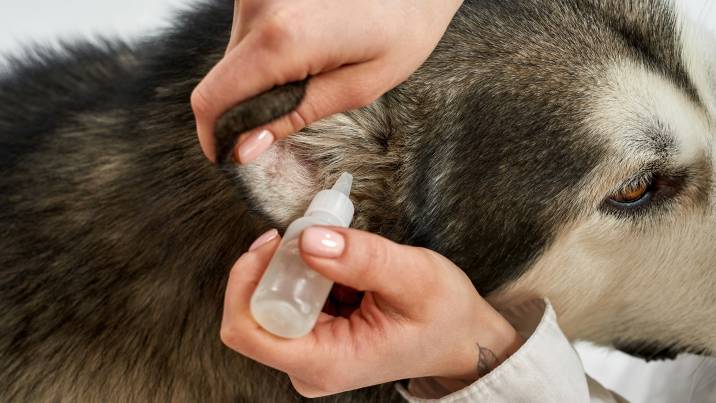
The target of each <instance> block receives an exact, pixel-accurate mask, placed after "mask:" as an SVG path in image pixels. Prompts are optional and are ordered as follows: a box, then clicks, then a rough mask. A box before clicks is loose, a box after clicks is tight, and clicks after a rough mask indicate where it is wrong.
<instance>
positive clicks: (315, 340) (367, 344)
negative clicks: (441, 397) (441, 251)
mask: <svg viewBox="0 0 716 403" xmlns="http://www.w3.org/2000/svg"><path fill="white" fill-rule="evenodd" d="M279 241H280V237H279V236H278V233H276V232H275V231H273V232H270V233H268V234H265V235H264V236H263V237H261V238H259V239H258V240H257V242H255V244H254V245H252V248H251V250H250V251H249V252H247V253H246V254H244V255H243V256H242V257H241V258H240V259H239V260H238V261H237V263H236V264H235V266H234V268H233V269H232V271H231V275H230V278H229V282H228V287H227V290H226V299H225V305H224V315H223V321H222V328H221V338H222V340H223V341H224V343H225V344H226V345H227V346H229V347H231V348H232V349H234V350H236V351H238V352H240V353H241V354H244V355H246V356H248V357H250V358H252V359H254V360H256V361H259V362H261V363H263V364H265V365H268V366H271V367H274V368H276V369H279V370H281V371H283V372H286V373H287V374H288V375H289V377H290V378H291V382H292V383H293V385H294V387H295V388H296V390H297V391H298V392H299V393H301V394H302V395H304V396H307V397H317V396H324V395H329V394H334V393H339V392H343V391H347V390H352V389H358V388H361V387H366V386H370V385H375V384H379V383H385V382H389V381H395V380H399V379H407V378H418V377H427V376H438V377H447V378H454V379H461V380H465V381H472V380H475V379H477V378H478V377H479V376H481V375H484V373H485V372H487V371H489V370H491V369H492V368H494V367H495V366H497V365H498V364H499V363H500V362H502V361H503V360H504V359H505V358H507V357H508V356H509V355H510V354H512V352H514V351H516V350H517V348H518V347H519V345H520V344H521V342H522V340H521V339H520V336H519V335H518V334H517V333H516V332H515V330H514V329H513V328H512V326H511V325H510V324H509V323H508V322H507V321H506V320H505V319H504V318H502V316H500V315H499V314H498V313H497V312H496V311H495V310H494V309H493V308H492V307H491V306H490V305H489V304H488V303H487V302H486V301H485V300H484V299H482V297H480V295H479V294H478V293H477V291H476V290H475V288H474V287H473V285H472V283H471V282H470V280H469V279H468V278H467V276H466V275H465V274H464V273H463V272H462V271H461V270H460V269H459V268H458V267H456V266H455V265H454V264H452V263H451V262H450V261H449V260H447V259H446V258H444V257H442V256H440V255H438V254H436V253H434V252H432V251H429V250H426V249H422V248H414V247H410V246H404V245H399V244H396V243H394V242H391V241H389V240H387V239H384V238H381V237H379V236H377V235H373V234H369V233H365V232H361V231H357V230H352V229H343V228H324V227H312V228H308V229H306V230H305V231H304V232H303V234H302V235H301V238H300V242H299V245H300V249H301V256H302V258H303V259H304V261H305V262H306V263H307V264H308V265H309V266H310V267H311V268H313V269H314V270H315V271H317V272H319V273H321V274H322V275H324V276H326V277H328V278H330V279H332V280H334V281H336V282H337V283H340V284H344V285H347V286H350V287H352V288H354V289H357V290H359V291H364V292H365V295H364V297H363V299H362V301H361V302H360V306H359V307H358V308H357V309H356V310H355V311H353V312H352V313H351V314H350V315H349V316H348V317H340V316H332V315H328V314H326V313H322V314H321V317H320V318H319V320H318V323H317V324H316V326H315V328H314V329H313V331H312V332H311V333H309V334H308V335H307V336H305V337H303V338H300V339H283V338H280V337H277V336H274V335H272V334H270V333H268V332H266V331H265V330H263V329H262V328H261V327H260V326H259V325H258V324H257V323H256V322H255V321H254V320H253V318H252V317H251V314H250V312H249V301H250V299H251V295H252V293H253V291H254V289H255V288H256V285H257V284H258V282H259V280H260V278H261V275H262V274H263V272H264V270H265V269H266V267H267V265H268V263H269V261H270V259H271V257H272V255H273V254H274V252H275V251H276V248H277V247H278V245H279ZM485 351H487V352H489V354H484V352H485ZM481 352H482V353H483V354H481Z"/></svg>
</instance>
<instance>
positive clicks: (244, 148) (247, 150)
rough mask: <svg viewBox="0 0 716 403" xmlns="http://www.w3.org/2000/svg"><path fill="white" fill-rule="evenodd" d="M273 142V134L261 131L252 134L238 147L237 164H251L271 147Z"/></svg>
mask: <svg viewBox="0 0 716 403" xmlns="http://www.w3.org/2000/svg"><path fill="white" fill-rule="evenodd" d="M273 141H274V136H273V133H271V132H270V131H268V130H261V131H260V132H258V133H254V134H252V135H251V136H249V138H247V139H246V140H245V141H244V142H243V143H241V145H240V146H239V162H241V163H242V164H248V163H251V162H252V161H254V160H255V159H256V158H258V157H259V155H261V154H263V152H264V151H266V150H267V149H268V148H269V147H271V144H273Z"/></svg>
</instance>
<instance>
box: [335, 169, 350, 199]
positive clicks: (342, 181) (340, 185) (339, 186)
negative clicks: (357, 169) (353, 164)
mask: <svg viewBox="0 0 716 403" xmlns="http://www.w3.org/2000/svg"><path fill="white" fill-rule="evenodd" d="M352 185H353V175H351V174H349V173H348V172H343V173H342V174H341V176H340V177H339V178H338V180H337V181H336V184H335V185H333V188H332V189H333V190H337V191H339V192H341V193H343V194H344V195H346V196H348V195H350V193H351V186H352Z"/></svg>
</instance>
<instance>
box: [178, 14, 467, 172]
mask: <svg viewBox="0 0 716 403" xmlns="http://www.w3.org/2000/svg"><path fill="white" fill-rule="evenodd" d="M461 3H462V0H421V1H414V0H396V1H382V2H381V1H370V2H366V1H364V0H348V1H333V0H291V1H286V0H240V1H239V0H237V1H236V3H235V6H234V25H233V29H232V31H231V39H230V41H229V45H228V48H227V50H226V54H225V56H224V58H223V59H222V60H221V61H220V62H219V63H218V64H217V65H216V66H214V68H213V69H212V70H211V71H210V72H209V74H208V75H207V76H206V77H205V78H204V79H203V80H202V81H201V83H199V85H198V86H197V87H196V89H195V90H194V92H193V94H192V97H191V104H192V108H193V109H194V114H195V115H196V124H197V132H198V134H199V141H200V143H201V146H202V149H203V151H204V154H206V156H207V157H208V158H209V159H211V160H214V158H215V156H214V145H213V136H212V133H213V130H214V124H215V122H216V119H217V118H218V117H219V116H220V115H221V114H222V113H224V112H226V111H227V110H228V109H229V108H231V107H232V106H234V105H236V104H238V103H240V102H242V101H245V100H246V99H248V98H251V97H252V96H255V95H258V94H260V93H262V92H264V91H267V90H269V89H271V88H272V87H273V86H276V85H282V84H286V83H289V82H292V81H299V80H303V79H305V78H307V77H309V76H310V77H311V78H310V81H309V84H308V88H307V92H306V95H305V97H304V99H303V101H302V102H301V104H300V105H299V106H298V108H297V109H296V110H295V111H293V112H291V113H289V114H288V115H286V116H285V117H283V118H280V119H278V120H276V121H274V122H272V123H270V124H268V125H266V126H264V127H261V128H259V129H256V130H254V131H252V132H251V133H248V134H246V135H244V136H242V138H241V139H240V141H239V148H238V153H237V155H236V157H235V159H236V160H237V161H239V162H241V163H244V164H245V163H249V162H251V161H252V160H254V159H255V158H256V157H258V155H259V154H261V152H263V151H265V150H266V149H267V148H268V147H269V146H270V145H271V144H272V143H273V142H274V141H275V140H278V139H281V138H284V137H286V136H288V135H289V134H291V133H294V132H297V131H298V130H300V129H301V128H303V127H304V126H306V125H308V124H310V123H312V122H314V121H316V120H319V119H321V118H323V117H325V116H329V115H332V114H334V113H338V112H343V111H346V110H349V109H355V108H358V107H361V106H365V105H368V104H370V103H371V102H373V101H374V100H376V99H377V98H378V97H380V96H381V95H382V94H383V93H385V92H387V91H388V90H390V89H391V88H393V87H395V86H396V85H398V84H400V83H401V82H403V81H404V80H405V79H407V78H408V76H409V75H410V74H412V73H413V72H414V71H415V70H416V69H417V68H418V67H419V66H420V65H421V64H422V63H423V62H424V61H425V60H426V59H427V58H428V56H429V55H430V53H432V51H433V49H434V48H435V46H436V45H437V43H438V41H439V40H440V38H441V37H442V35H443V33H444V32H445V30H446V29H447V26H448V24H449V23H450V21H451V20H452V17H453V15H454V14H455V12H456V11H457V9H458V8H459V6H460V4H461Z"/></svg>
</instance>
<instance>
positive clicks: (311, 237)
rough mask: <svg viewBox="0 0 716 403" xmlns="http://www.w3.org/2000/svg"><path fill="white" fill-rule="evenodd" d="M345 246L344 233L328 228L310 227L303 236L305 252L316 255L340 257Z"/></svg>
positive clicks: (302, 241)
mask: <svg viewBox="0 0 716 403" xmlns="http://www.w3.org/2000/svg"><path fill="white" fill-rule="evenodd" d="M345 246H346V243H345V240H344V239H343V235H341V234H339V233H337V232H335V231H331V230H329V229H326V228H321V227H310V228H307V229H306V230H304V231H303V235H302V236H301V249H302V250H303V252H304V253H307V254H309V255H312V256H316V257H327V258H334V257H338V256H340V255H342V254H343V249H345Z"/></svg>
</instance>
